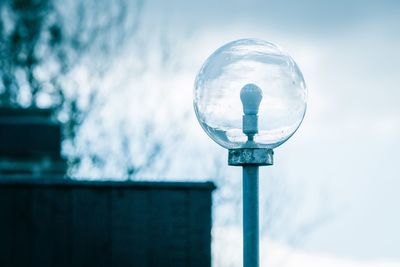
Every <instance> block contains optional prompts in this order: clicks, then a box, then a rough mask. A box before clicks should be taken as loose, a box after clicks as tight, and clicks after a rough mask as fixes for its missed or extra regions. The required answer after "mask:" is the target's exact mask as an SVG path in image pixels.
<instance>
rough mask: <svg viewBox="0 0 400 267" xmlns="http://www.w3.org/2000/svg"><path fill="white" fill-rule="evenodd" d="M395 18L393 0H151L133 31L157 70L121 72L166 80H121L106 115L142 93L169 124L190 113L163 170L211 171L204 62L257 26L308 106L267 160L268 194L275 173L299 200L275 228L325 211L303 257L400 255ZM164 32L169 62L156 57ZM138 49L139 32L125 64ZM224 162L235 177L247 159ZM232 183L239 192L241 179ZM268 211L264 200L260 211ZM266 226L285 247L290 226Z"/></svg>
mask: <svg viewBox="0 0 400 267" xmlns="http://www.w3.org/2000/svg"><path fill="white" fill-rule="evenodd" d="M399 29H400V2H398V1H344V0H338V1H324V2H323V1H294V0H291V1H261V0H260V1H257V0H249V1H237V0H235V1H211V0H203V1H156V0H148V1H145V5H144V11H143V21H142V30H141V31H140V32H139V33H138V38H139V39H140V38H142V40H144V41H143V43H145V44H146V48H147V49H148V50H149V53H148V56H147V61H148V62H149V69H150V71H149V72H148V73H147V74H145V75H141V76H140V77H139V76H135V75H131V76H129V77H128V78H125V80H124V81H123V82H122V83H123V84H125V85H128V86H126V87H127V88H129V87H136V88H138V87H140V88H159V87H162V88H163V91H162V94H161V93H156V94H152V93H151V92H152V91H151V90H147V91H143V92H142V94H141V95H140V96H139V97H137V95H135V94H138V91H137V90H136V91H132V90H128V89H127V90H121V91H120V92H119V93H118V94H114V96H113V97H112V98H110V100H109V101H110V103H111V104H110V107H113V108H112V109H110V110H109V113H106V114H104V116H106V117H107V116H109V117H110V118H112V116H113V115H112V114H115V113H116V112H120V113H124V112H127V111H126V110H125V111H124V110H122V109H123V108H122V107H125V106H129V108H128V110H129V112H132V114H134V113H135V112H137V111H135V107H137V106H140V102H145V103H150V104H149V105H148V106H146V107H143V108H142V109H141V112H142V114H143V113H146V111H145V110H147V108H148V109H149V110H158V111H157V117H158V118H159V122H160V124H162V125H164V126H165V127H167V128H168V127H171V118H174V121H177V122H178V121H179V118H180V117H179V116H180V115H182V114H187V120H185V124H184V125H182V127H183V128H182V131H183V134H182V136H181V137H179V138H180V139H181V140H180V141H182V142H181V145H178V146H177V147H176V148H174V151H173V152H171V153H174V154H173V155H174V157H173V159H172V160H171V162H170V163H169V164H170V168H169V170H168V172H167V173H166V174H165V177H171V178H176V177H188V176H192V177H193V178H199V179H208V178H210V177H213V175H214V174H215V173H213V172H212V171H208V170H211V169H212V164H213V162H214V161H215V160H217V161H222V162H225V161H226V154H227V153H226V151H224V149H222V148H219V147H218V145H217V144H215V143H213V141H211V139H209V138H208V137H207V136H206V134H205V133H204V132H203V131H202V129H201V127H200V126H199V124H198V123H197V121H196V118H195V115H194V112H193V110H192V88H193V83H194V79H195V76H196V74H197V71H198V70H199V69H200V67H201V65H202V63H203V62H204V61H205V59H206V58H207V57H208V56H209V55H210V54H211V53H212V52H213V51H215V50H216V49H217V48H219V47H220V46H222V45H223V44H225V43H227V42H230V41H233V40H236V39H241V38H250V37H251V38H260V39H264V40H267V41H270V42H273V43H277V44H278V45H280V46H282V47H284V48H285V49H286V50H287V51H288V52H289V54H290V55H291V56H292V57H293V58H294V60H295V61H296V62H297V64H298V65H299V67H300V69H301V70H302V72H303V75H304V78H305V81H306V84H307V87H308V90H309V96H308V107H307V113H306V116H305V119H304V121H303V124H302V125H301V127H300V129H299V130H298V132H296V134H295V135H294V136H293V137H292V138H291V139H290V140H289V141H287V142H286V143H285V144H283V145H282V146H280V147H278V148H277V149H276V150H275V165H274V166H273V167H269V168H263V169H262V170H261V173H260V175H261V177H260V188H261V192H260V194H261V201H262V202H263V201H267V200H268V199H269V198H268V196H265V195H268V194H272V193H273V192H274V190H275V187H274V185H276V184H278V185H282V184H283V185H284V187H285V190H284V191H285V192H286V193H285V194H286V195H284V196H288V198H287V199H288V200H289V199H291V198H290V196H292V198H293V199H294V200H291V201H288V203H289V204H288V205H291V207H292V210H291V211H292V213H291V214H289V215H287V217H285V218H287V220H283V221H282V222H281V225H280V226H281V228H280V231H281V232H290V231H295V229H296V228H295V225H296V224H298V225H301V224H302V223H304V222H307V221H311V222H313V221H317V222H319V221H320V222H319V223H316V225H315V227H312V229H311V231H309V233H308V234H307V236H306V238H304V239H303V240H302V241H301V242H300V243H297V244H296V247H295V252H294V254H291V255H294V256H293V257H294V258H295V259H296V262H301V261H303V262H304V266H365V267H372V266H395V265H396V266H399V265H400V250H399V246H398V244H400V231H399V229H398V226H399V225H400V212H398V211H399V208H398V206H399V204H400V194H399V189H400V180H399V178H400V175H399V174H400V171H399V167H398V162H397V161H398V158H399V156H398V151H399V150H400V139H399V138H398V137H399V136H400V120H399V117H400V105H399V102H400V90H399V89H400V88H399V85H400V75H399V70H400V67H399V64H398V62H400V53H399V51H398V48H399V47H400V34H399ZM149 32H150V33H151V34H149ZM157 36H162V38H161V39H163V40H164V46H166V47H167V48H168V49H167V50H166V52H167V53H166V55H167V56H169V57H170V59H169V60H170V62H172V63H171V65H173V66H174V67H172V68H159V67H157V66H158V65H159V59H157V56H156V55H158V54H160V53H161V52H160V51H159V49H158V47H157V45H156V44H155V43H156V41H155V40H159V38H158V37H157ZM143 43H140V45H143ZM165 44H167V45H165ZM135 51H136V52H135ZM137 51H140V49H139V50H138V49H137V47H134V45H133V44H132V46H129V47H128V50H127V53H131V57H127V56H126V55H124V57H123V58H122V59H121V61H122V62H124V64H125V65H128V66H133V67H131V68H130V69H128V70H127V69H124V71H132V72H133V71H134V70H135V66H134V64H135V63H134V62H135V60H134V59H135V58H137V57H135V55H136V56H139V55H137V53H140V52H137ZM164 52H165V51H164ZM135 53H136V54H135ZM122 54H124V53H122ZM121 68H122V67H118V66H116V67H115V68H114V72H115V73H120V72H121V71H122V69H121ZM115 75H116V74H115ZM109 83H110V86H111V85H112V86H116V85H115V84H113V83H112V81H109ZM135 99H136V100H135ZM135 101H139V102H135ZM112 103H114V104H112ZM115 103H118V107H116V104H115ZM124 103H125V104H126V105H124ZM129 112H128V113H129ZM153 115H154V114H153ZM127 116H128V115H127ZM210 166H211V167H210ZM222 171H223V173H224V174H225V175H226V176H229V177H231V179H230V181H228V183H231V184H234V185H235V188H236V189H238V187H240V173H241V172H240V170H239V169H237V168H232V167H228V166H225V167H223V170H222ZM270 186H271V188H270ZM220 190H225V189H224V188H221V189H220ZM275 191H276V190H275ZM279 192H280V191H279ZM279 192H278V193H279ZM230 193H232V192H230ZM233 193H234V194H236V195H237V196H238V197H239V198H240V189H238V190H237V191H236V192H233ZM281 202H283V204H282V203H281V204H280V205H284V204H285V202H286V198H285V197H281ZM263 203H264V202H263ZM293 203H294V204H293ZM294 209H295V210H294ZM227 214H228V215H229V213H227ZM268 215H269V214H268V213H267V212H265V213H264V212H263V211H261V220H267V218H268ZM272 215H273V214H272ZM272 215H271V216H272ZM319 219H321V220H319ZM232 235H234V234H232ZM269 238H270V237H268V239H266V237H262V239H263V240H264V241H265V240H267V241H265V242H271V243H272V244H282V245H276V247H279V248H281V250H280V251H286V250H290V246H292V245H293V244H291V242H290V240H289V239H290V238H286V236H285V234H281V235H277V236H272V237H271V239H269ZM220 240H222V239H220ZM264 241H263V242H264ZM219 244H221V243H218V242H217V244H216V245H214V247H217V248H218V246H219ZM273 246H274V245H272V246H271V247H273ZM266 247H267V248H266V249H269V246H268V245H266ZM271 249H272V248H271ZM215 251H217V250H215ZM273 251H274V250H273V249H272V250H271V253H273ZM275 251H277V250H275ZM277 253H278V252H277ZM267 254H268V253H267ZM293 262H295V261H293ZM311 262H314V263H316V262H317V263H320V264H316V265H315V264H314V265H311ZM299 264H300V263H299ZM329 264H331V265H329ZM223 266H228V265H223ZM235 266H236V265H235ZM287 266H294V265H293V264H292V265H290V264H287ZM298 266H303V265H301V264H300V265H297V267H298Z"/></svg>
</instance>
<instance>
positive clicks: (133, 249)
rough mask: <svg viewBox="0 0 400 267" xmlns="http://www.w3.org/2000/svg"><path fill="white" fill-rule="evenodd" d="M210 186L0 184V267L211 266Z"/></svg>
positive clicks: (52, 181)
mask: <svg viewBox="0 0 400 267" xmlns="http://www.w3.org/2000/svg"><path fill="white" fill-rule="evenodd" d="M213 189H214V186H213V184H211V183H145V182H140V183H138V182H79V181H72V180H65V179H54V178H52V179H39V180H38V179H36V180H33V179H27V180H24V179H15V178H13V179H4V178H3V179H0V216H1V217H0V266H2V267H3V266H4V267H6V266H13V267H17V266H24V267H29V266H41V267H46V266H96V267H101V266H136V267H141V266H143V267H149V266H156V267H163V266H171V267H172V266H174V267H179V266H192V267H197V266H199V267H207V266H211V193H212V190H213Z"/></svg>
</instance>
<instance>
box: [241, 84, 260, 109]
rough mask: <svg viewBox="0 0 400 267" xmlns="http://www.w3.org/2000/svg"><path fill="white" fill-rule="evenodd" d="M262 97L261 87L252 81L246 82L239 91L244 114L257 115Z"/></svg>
mask: <svg viewBox="0 0 400 267" xmlns="http://www.w3.org/2000/svg"><path fill="white" fill-rule="evenodd" d="M261 99H262V91H261V89H260V88H259V87H258V86H257V85H255V84H252V83H249V84H246V85H245V86H244V87H243V88H242V90H241V91H240V100H241V101H242V105H243V112H244V114H245V115H257V114H258V108H259V107H260V103H261Z"/></svg>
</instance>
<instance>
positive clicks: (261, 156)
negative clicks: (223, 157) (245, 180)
mask: <svg viewBox="0 0 400 267" xmlns="http://www.w3.org/2000/svg"><path fill="white" fill-rule="evenodd" d="M273 164H274V151H273V150H272V149H268V148H236V149H229V151H228V165H230V166H247V165H256V166H269V165H273Z"/></svg>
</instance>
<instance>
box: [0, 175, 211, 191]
mask: <svg viewBox="0 0 400 267" xmlns="http://www.w3.org/2000/svg"><path fill="white" fill-rule="evenodd" d="M26 186H28V187H29V186H50V187H115V188H122V187H123V188H131V187H132V188H156V189H178V190H179V189H182V190H183V189H195V190H214V189H216V186H215V184H214V183H213V182H211V181H207V182H179V181H173V182H167V181H110V180H83V179H82V180H81V179H79V180H78V179H70V178H59V177H56V178H50V177H49V178H47V177H46V178H31V177H29V178H27V177H18V178H17V177H15V178H14V177H10V178H8V177H1V176H0V187H26Z"/></svg>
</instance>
